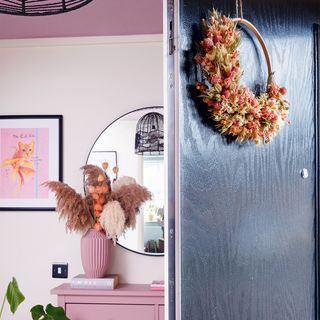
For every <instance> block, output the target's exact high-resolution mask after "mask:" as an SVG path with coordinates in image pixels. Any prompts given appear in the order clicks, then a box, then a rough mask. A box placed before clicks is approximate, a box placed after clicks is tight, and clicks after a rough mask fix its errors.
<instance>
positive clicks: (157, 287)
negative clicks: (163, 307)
mask: <svg viewBox="0 0 320 320" xmlns="http://www.w3.org/2000/svg"><path fill="white" fill-rule="evenodd" d="M150 289H151V290H152V291H164V281H163V280H154V281H152V282H151V284H150Z"/></svg>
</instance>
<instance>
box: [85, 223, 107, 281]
mask: <svg viewBox="0 0 320 320" xmlns="http://www.w3.org/2000/svg"><path fill="white" fill-rule="evenodd" d="M111 250H112V241H111V240H108V239H107V237H106V234H105V232H104V231H97V230H95V229H89V230H88V231H87V232H86V233H85V234H84V235H83V236H82V238H81V260H82V266H83V270H84V272H85V274H86V277H87V278H103V277H104V276H106V275H107V272H108V267H109V265H110V260H111Z"/></svg>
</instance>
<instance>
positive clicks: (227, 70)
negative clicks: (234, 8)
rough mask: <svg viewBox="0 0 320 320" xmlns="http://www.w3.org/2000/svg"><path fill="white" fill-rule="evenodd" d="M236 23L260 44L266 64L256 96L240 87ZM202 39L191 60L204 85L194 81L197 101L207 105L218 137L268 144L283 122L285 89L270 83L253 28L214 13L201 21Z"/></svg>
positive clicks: (238, 19) (243, 21) (285, 103)
mask: <svg viewBox="0 0 320 320" xmlns="http://www.w3.org/2000/svg"><path fill="white" fill-rule="evenodd" d="M237 23H243V24H245V25H246V26H248V27H249V28H250V29H251V30H252V31H253V32H254V33H255V35H256V36H257V38H258V40H259V42H260V44H261V45H262V48H263V51H264V54H265V56H266V60H267V64H268V73H269V79H268V84H267V91H266V92H263V93H261V94H260V95H259V96H256V95H255V94H254V93H253V92H252V91H251V90H250V89H249V88H247V87H246V86H244V85H242V84H240V79H241V76H242V70H241V65H240V59H239V51H238V50H237V47H238V45H239V43H240V40H241V34H240V32H239V30H237V29H236V26H237ZM203 30H204V38H203V40H202V41H201V42H200V48H201V50H200V52H199V53H198V54H197V55H196V56H195V58H194V59H195V61H196V62H197V63H198V64H199V65H200V67H201V71H202V74H203V76H204V78H205V80H206V81H205V83H203V82H197V83H196V88H197V90H199V91H200V96H199V97H200V98H201V99H202V101H203V102H204V103H206V104H207V108H208V112H209V118H210V119H211V120H213V122H214V125H215V127H216V128H217V130H218V131H219V132H220V133H221V134H222V135H229V136H234V137H236V141H238V142H240V143H242V142H244V141H246V140H253V141H255V143H260V142H262V143H269V142H270V141H271V139H272V138H273V137H274V136H275V135H276V134H277V133H278V131H279V128H280V126H281V125H282V124H283V123H284V122H285V120H286V118H287V114H288V109H289V103H288V102H287V101H286V100H284V99H283V95H285V94H286V88H284V87H280V86H278V85H277V84H275V83H274V82H273V79H272V78H273V73H272V71H271V63H270V58H269V55H268V50H267V48H266V46H265V44H264V41H263V39H262V37H261V35H260V34H259V32H258V31H257V30H256V29H255V27H254V26H253V25H252V24H251V23H250V22H249V21H247V20H244V19H240V18H237V19H231V18H228V17H226V16H224V15H222V14H220V13H218V12H217V11H216V10H214V9H213V10H212V11H210V17H209V21H206V20H205V19H204V20H203Z"/></svg>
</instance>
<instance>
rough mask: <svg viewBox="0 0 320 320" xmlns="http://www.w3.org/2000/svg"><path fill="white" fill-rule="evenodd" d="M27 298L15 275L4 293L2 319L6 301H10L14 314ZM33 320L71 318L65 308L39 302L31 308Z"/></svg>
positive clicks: (0, 312) (1, 310) (64, 319)
mask: <svg viewBox="0 0 320 320" xmlns="http://www.w3.org/2000/svg"><path fill="white" fill-rule="evenodd" d="M24 300H25V297H24V295H23V293H22V292H21V291H20V289H19V286H18V282H17V280H16V278H15V277H13V278H12V280H11V281H10V282H9V284H8V287H7V291H6V293H5V295H4V298H3V302H2V305H1V309H0V319H1V316H2V312H3V309H4V305H5V302H6V301H8V303H9V305H10V310H11V312H12V314H15V312H16V311H17V309H18V307H19V305H20V304H21V303H22V302H23V301H24ZM30 312H31V316H32V319H33V320H70V319H69V318H67V317H66V315H65V312H64V310H63V308H61V307H54V306H53V305H51V304H48V305H47V306H46V308H44V306H42V305H40V304H38V305H36V306H34V307H32V308H31V310H30Z"/></svg>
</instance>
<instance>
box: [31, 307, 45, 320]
mask: <svg viewBox="0 0 320 320" xmlns="http://www.w3.org/2000/svg"><path fill="white" fill-rule="evenodd" d="M30 312H31V315H32V319H33V320H39V319H41V317H43V316H45V315H46V313H45V312H44V308H43V306H41V305H40V304H37V305H36V306H34V307H33V308H31V310H30Z"/></svg>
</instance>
